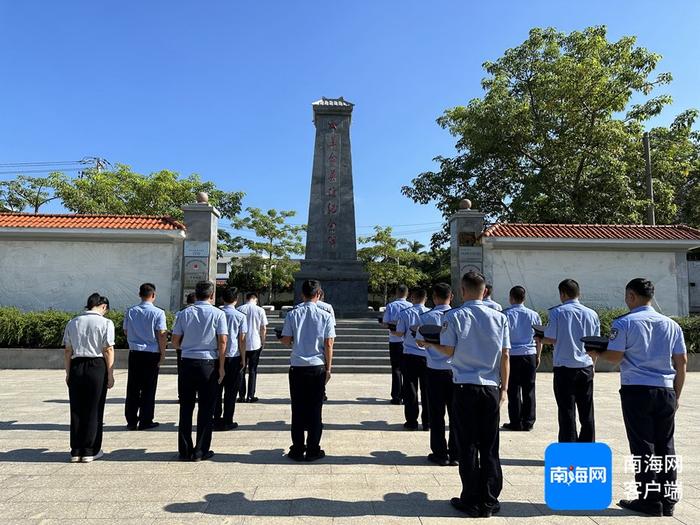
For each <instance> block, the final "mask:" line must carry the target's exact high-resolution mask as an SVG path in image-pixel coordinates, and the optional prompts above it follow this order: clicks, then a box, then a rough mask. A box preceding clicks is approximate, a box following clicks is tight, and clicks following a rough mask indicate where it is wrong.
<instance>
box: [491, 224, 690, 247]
mask: <svg viewBox="0 0 700 525" xmlns="http://www.w3.org/2000/svg"><path fill="white" fill-rule="evenodd" d="M482 237H516V238H544V239H621V240H645V241H698V242H699V243H700V230H698V229H695V228H691V227H690V226H685V225H683V224H679V225H669V226H649V225H638V224H518V223H497V224H494V225H492V226H489V227H488V228H486V230H485V231H484V233H483V234H482Z"/></svg>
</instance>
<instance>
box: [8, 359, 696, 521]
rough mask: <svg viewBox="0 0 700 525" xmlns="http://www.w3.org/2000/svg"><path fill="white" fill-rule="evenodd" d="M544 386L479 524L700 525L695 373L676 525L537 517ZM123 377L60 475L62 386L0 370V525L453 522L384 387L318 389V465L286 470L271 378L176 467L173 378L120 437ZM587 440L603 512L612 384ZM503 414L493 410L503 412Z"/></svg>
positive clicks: (547, 387)
mask: <svg viewBox="0 0 700 525" xmlns="http://www.w3.org/2000/svg"><path fill="white" fill-rule="evenodd" d="M551 379H552V377H551V375H550V374H541V375H540V377H539V380H538V389H539V398H538V401H539V406H538V415H539V420H538V422H537V425H536V427H535V430H534V431H533V432H531V433H528V434H524V433H502V440H501V457H502V460H503V465H504V466H503V470H504V474H505V486H504V490H503V493H502V494H501V500H502V502H503V504H502V509H503V510H502V513H501V515H500V516H499V517H494V518H492V519H491V521H490V523H508V524H511V523H519V524H574V523H575V524H581V523H599V524H608V523H613V524H614V523H620V524H630V523H645V524H650V523H657V522H662V521H663V522H667V523H679V522H682V523H686V524H698V523H700V454H698V452H700V444H699V441H698V429H699V428H700V414H699V413H698V407H700V381H699V380H700V373H699V374H691V375H690V376H689V379H688V386H687V391H686V393H685V395H684V399H683V405H684V406H683V407H682V408H681V411H680V412H679V415H678V418H677V430H676V443H677V448H678V453H679V454H682V455H683V460H684V471H683V473H682V474H681V480H682V483H683V489H684V500H683V502H681V503H680V504H679V505H678V506H677V508H676V517H674V518H664V519H663V520H662V519H661V518H656V519H646V518H637V517H633V516H631V515H630V514H628V513H626V512H624V511H622V510H619V509H617V508H611V509H608V510H606V511H604V512H599V513H594V514H591V515H571V514H570V515H563V514H555V513H553V512H551V511H549V509H548V508H547V507H546V506H545V505H544V498H543V488H542V483H543V482H542V478H543V468H542V465H543V463H542V458H543V453H544V449H545V447H546V445H547V444H549V443H550V442H551V441H553V440H554V439H556V424H555V417H554V416H555V406H554V400H553V396H552V393H551ZM125 381H126V375H125V374H124V373H123V372H118V373H117V377H116V386H115V388H114V389H113V390H111V391H110V393H109V397H108V401H107V402H108V405H107V410H106V414H105V422H106V433H105V441H104V444H105V451H106V455H105V457H104V459H103V460H100V461H97V462H95V463H92V464H69V463H67V460H68V452H67V449H68V404H67V391H66V387H65V384H64V382H63V373H62V372H58V371H8V370H0V384H1V385H2V389H1V391H0V522H2V523H15V522H17V523H53V522H54V521H56V522H60V523H65V524H68V523H71V524H74V523H76V524H81V523H88V522H90V523H103V524H107V523H110V524H112V523H117V524H127V523H158V524H160V523H212V524H213V523H246V524H248V523H256V524H272V525H274V524H282V523H285V524H286V523H313V524H314V525H324V524H328V523H333V524H337V525H340V524H346V523H352V524H360V523H372V524H373V525H381V524H384V523H392V524H393V523H407V524H424V525H428V524H438V523H439V524H443V523H452V522H454V523H457V522H462V520H463V518H461V517H457V514H456V513H455V512H453V511H452V509H451V507H450V505H449V503H448V500H449V498H450V497H452V496H455V495H458V493H459V477H458V475H457V470H456V469H455V468H450V467H444V468H441V467H436V466H432V465H431V464H429V463H427V462H426V461H425V459H424V458H425V455H426V454H427V452H428V449H427V443H428V435H427V433H423V432H406V431H404V430H403V429H402V427H401V424H402V422H403V418H402V409H401V407H396V406H392V405H389V404H388V403H387V402H386V397H385V396H386V394H387V390H388V381H389V377H388V376H386V375H337V376H335V377H334V378H333V380H332V382H331V383H330V385H329V397H330V399H331V400H330V401H329V402H328V404H327V405H326V408H325V413H324V415H325V421H326V430H325V433H324V436H323V442H322V443H323V446H324V448H325V450H326V452H327V453H328V457H327V458H326V459H325V460H323V461H322V462H318V463H314V464H298V463H290V462H289V461H288V460H287V459H286V458H285V457H283V451H284V450H285V449H286V448H287V447H288V445H289V425H288V422H289V419H290V409H289V404H288V401H287V396H288V390H287V383H286V377H285V376H284V375H267V376H261V378H260V385H259V395H260V396H261V398H262V399H261V402H260V403H258V404H255V405H242V406H241V407H240V409H239V411H238V414H237V419H238V421H239V422H240V424H241V427H240V428H239V430H236V431H234V432H228V433H219V434H216V435H215V436H214V443H213V449H214V450H215V451H216V453H217V454H216V456H215V458H214V460H212V461H210V462H203V463H196V464H195V463H180V462H178V461H176V458H175V450H176V443H177V441H176V427H175V422H176V420H177V418H176V414H177V404H176V399H177V396H176V389H175V376H162V377H161V383H160V387H159V391H158V398H159V400H160V402H159V405H158V407H157V419H158V420H159V421H160V422H161V427H160V428H159V429H157V430H153V431H148V432H127V431H125V430H124V427H123V424H124V420H123V415H122V414H123V399H124V389H125ZM596 381H597V384H596V415H597V422H598V438H599V440H600V441H604V442H606V443H608V444H609V445H610V446H611V447H612V449H613V451H614V453H615V469H614V470H615V482H616V487H615V494H614V498H615V500H617V499H619V498H620V497H622V495H623V490H622V483H623V481H624V480H626V479H627V480H629V479H631V477H630V476H628V475H626V474H624V473H623V456H624V455H625V454H626V452H627V443H626V440H625V438H624V429H623V424H622V418H621V414H620V405H619V398H618V395H617V388H618V381H619V376H618V375H617V374H599V375H598V376H597V378H596ZM504 408H505V407H504Z"/></svg>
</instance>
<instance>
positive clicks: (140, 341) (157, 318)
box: [122, 301, 168, 353]
mask: <svg viewBox="0 0 700 525" xmlns="http://www.w3.org/2000/svg"><path fill="white" fill-rule="evenodd" d="M122 328H124V331H125V332H126V339H127V341H128V342H129V349H131V350H137V351H139V352H155V353H157V352H159V351H160V349H159V348H158V337H157V334H158V332H165V331H166V330H167V329H168V326H167V324H166V322H165V312H164V311H163V310H161V309H160V308H157V307H156V306H154V305H153V303H151V302H148V301H143V302H142V303H141V304H137V305H136V306H132V307H131V308H129V309H128V310H127V311H126V313H125V314H124V322H123V323H122Z"/></svg>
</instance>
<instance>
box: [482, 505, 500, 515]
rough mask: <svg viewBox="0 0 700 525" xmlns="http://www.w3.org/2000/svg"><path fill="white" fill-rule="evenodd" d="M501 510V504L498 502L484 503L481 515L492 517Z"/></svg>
mask: <svg viewBox="0 0 700 525" xmlns="http://www.w3.org/2000/svg"><path fill="white" fill-rule="evenodd" d="M499 512H501V504H500V503H496V504H495V505H482V507H481V517H482V518H490V517H491V516H493V515H494V514H498V513H499Z"/></svg>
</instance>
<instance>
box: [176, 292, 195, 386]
mask: <svg viewBox="0 0 700 525" xmlns="http://www.w3.org/2000/svg"><path fill="white" fill-rule="evenodd" d="M195 302H197V298H196V297H195V296H194V292H190V293H188V294H187V296H186V297H185V308H189V307H190V306H192V305H193V304H194V303H195ZM183 310H184V308H183ZM180 312H182V310H180V311H179V312H175V322H174V323H173V326H175V324H177V318H178V317H179V315H180ZM175 358H176V359H177V371H178V373H179V372H180V360H181V359H182V350H180V349H179V348H178V349H177V350H175Z"/></svg>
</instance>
